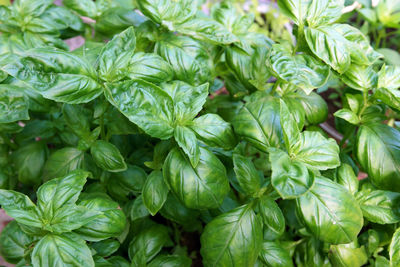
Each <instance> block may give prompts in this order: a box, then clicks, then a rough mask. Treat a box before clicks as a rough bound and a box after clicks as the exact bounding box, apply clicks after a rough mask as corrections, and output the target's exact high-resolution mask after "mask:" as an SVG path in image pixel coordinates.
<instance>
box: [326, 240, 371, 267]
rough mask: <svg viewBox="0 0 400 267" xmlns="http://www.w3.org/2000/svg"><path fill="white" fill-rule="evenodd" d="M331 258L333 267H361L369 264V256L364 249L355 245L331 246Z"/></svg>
mask: <svg viewBox="0 0 400 267" xmlns="http://www.w3.org/2000/svg"><path fill="white" fill-rule="evenodd" d="M329 251H330V255H329V258H330V260H331V262H332V264H333V266H338V267H342V266H343V267H346V266H354V267H361V266H363V265H364V264H366V263H367V262H368V256H367V253H366V251H365V249H364V248H363V247H361V248H360V247H357V246H355V245H354V243H350V244H340V245H331V247H330V249H329Z"/></svg>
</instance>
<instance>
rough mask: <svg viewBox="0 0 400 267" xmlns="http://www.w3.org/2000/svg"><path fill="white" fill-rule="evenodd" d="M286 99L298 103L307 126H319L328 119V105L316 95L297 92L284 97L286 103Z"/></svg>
mask: <svg viewBox="0 0 400 267" xmlns="http://www.w3.org/2000/svg"><path fill="white" fill-rule="evenodd" d="M287 99H291V100H292V101H295V102H299V101H300V104H301V105H302V107H303V110H304V114H305V119H306V121H307V122H308V124H319V123H322V122H324V121H326V119H327V118H328V105H327V104H326V102H325V100H324V99H323V98H322V97H321V96H320V95H319V94H317V93H314V92H311V93H310V94H309V95H307V94H306V93H304V92H303V91H298V92H296V94H289V95H285V98H284V100H285V101H287ZM285 103H286V102H285Z"/></svg>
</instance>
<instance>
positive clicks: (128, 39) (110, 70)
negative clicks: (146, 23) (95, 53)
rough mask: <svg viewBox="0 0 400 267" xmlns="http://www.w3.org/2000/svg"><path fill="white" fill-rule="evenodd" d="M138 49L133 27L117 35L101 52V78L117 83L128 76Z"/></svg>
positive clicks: (99, 59)
mask: <svg viewBox="0 0 400 267" xmlns="http://www.w3.org/2000/svg"><path fill="white" fill-rule="evenodd" d="M135 48H136V37H135V31H134V29H133V27H130V28H128V29H126V30H125V31H123V32H121V33H120V34H117V35H115V36H114V37H113V39H112V40H111V41H110V42H108V43H107V44H106V45H105V46H104V48H103V49H102V50H101V52H100V55H99V58H98V61H99V76H100V78H101V79H103V80H105V81H107V82H115V81H118V80H121V79H122V78H123V77H125V76H126V71H127V69H128V67H129V65H130V63H131V57H132V56H133V53H134V50H135Z"/></svg>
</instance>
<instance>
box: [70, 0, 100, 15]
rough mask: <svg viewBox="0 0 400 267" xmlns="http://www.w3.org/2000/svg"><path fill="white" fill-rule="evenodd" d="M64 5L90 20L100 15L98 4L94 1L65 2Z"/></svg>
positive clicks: (75, 0) (76, 0)
mask: <svg viewBox="0 0 400 267" xmlns="http://www.w3.org/2000/svg"><path fill="white" fill-rule="evenodd" d="M63 5H65V6H66V7H68V8H70V9H72V10H75V11H76V12H78V13H79V14H80V15H82V16H86V17H89V18H96V17H97V14H98V13H97V12H98V11H97V8H96V3H95V2H93V1H92V0H64V1H63Z"/></svg>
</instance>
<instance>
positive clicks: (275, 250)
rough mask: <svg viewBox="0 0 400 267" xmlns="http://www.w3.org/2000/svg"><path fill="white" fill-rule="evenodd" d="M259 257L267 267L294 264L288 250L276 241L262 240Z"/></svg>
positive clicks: (291, 265) (290, 266) (289, 266)
mask: <svg viewBox="0 0 400 267" xmlns="http://www.w3.org/2000/svg"><path fill="white" fill-rule="evenodd" d="M260 258H261V260H262V261H263V262H264V264H265V265H266V266H267V267H280V266H287V267H293V266H294V265H293V261H292V257H291V256H290V254H289V252H288V251H287V250H286V249H285V248H284V247H282V246H281V245H280V244H279V243H278V242H264V243H263V245H262V249H261V252H260Z"/></svg>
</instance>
